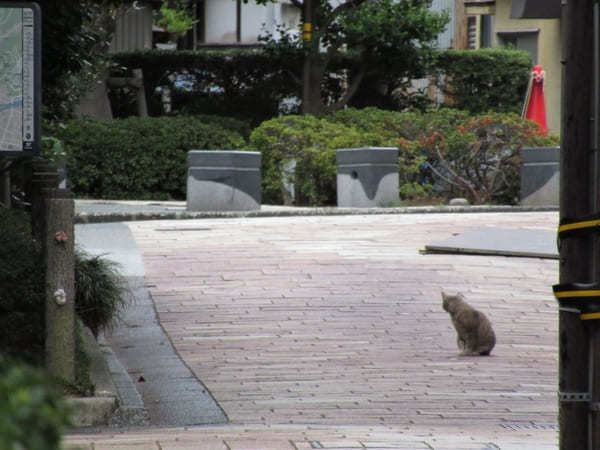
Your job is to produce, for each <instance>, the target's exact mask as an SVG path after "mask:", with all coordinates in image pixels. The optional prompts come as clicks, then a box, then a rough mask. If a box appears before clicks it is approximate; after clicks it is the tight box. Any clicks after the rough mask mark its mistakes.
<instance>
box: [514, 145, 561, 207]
mask: <svg viewBox="0 0 600 450" xmlns="http://www.w3.org/2000/svg"><path fill="white" fill-rule="evenodd" d="M559 167H560V147H529V148H523V149H521V205H524V206H556V207H558V204H559V200H558V198H559V185H560V172H559Z"/></svg>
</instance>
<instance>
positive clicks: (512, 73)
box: [437, 48, 532, 114]
mask: <svg viewBox="0 0 600 450" xmlns="http://www.w3.org/2000/svg"><path fill="white" fill-rule="evenodd" d="M437 61H438V63H437V64H438V69H439V71H440V73H441V74H443V75H444V76H445V78H444V80H445V84H444V85H443V86H442V87H443V90H444V91H445V93H446V94H447V95H449V96H450V98H451V99H452V100H451V102H450V103H451V106H452V107H453V108H456V109H461V110H466V111H469V112H471V113H474V114H478V113H484V112H488V111H495V112H514V113H520V112H521V109H522V108H523V101H524V98H525V92H526V89H527V83H528V81H529V78H530V73H531V64H532V63H531V56H530V55H529V54H528V53H527V52H525V51H521V50H507V49H498V48H494V49H492V48H485V49H479V50H446V51H443V52H440V53H439V55H438V58H437Z"/></svg>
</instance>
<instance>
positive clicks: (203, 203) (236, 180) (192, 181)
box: [187, 150, 261, 211]
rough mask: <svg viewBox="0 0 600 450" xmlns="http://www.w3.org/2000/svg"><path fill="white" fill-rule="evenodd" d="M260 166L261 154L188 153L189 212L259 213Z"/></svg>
mask: <svg viewBox="0 0 600 450" xmlns="http://www.w3.org/2000/svg"><path fill="white" fill-rule="evenodd" d="M260 164H261V154H260V152H242V151H234V150H231V151H229V150H192V151H190V152H188V158H187V166H188V171H187V209H188V211H253V210H258V209H260V201H261V174H260Z"/></svg>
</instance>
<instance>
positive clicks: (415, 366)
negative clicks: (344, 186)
mask: <svg viewBox="0 0 600 450" xmlns="http://www.w3.org/2000/svg"><path fill="white" fill-rule="evenodd" d="M557 219H558V217H557V213H556V212H546V213H516V214H505V213H490V214H423V215H421V214H411V215H387V216H360V215H355V216H312V217H286V218H245V219H244V218H238V219H207V220H199V221H194V220H190V221H185V222H181V221H170V222H167V221H161V222H131V223H129V224H128V225H129V227H130V228H131V230H132V233H133V235H134V237H135V239H136V242H137V244H138V246H139V248H140V250H141V251H142V252H143V258H144V263H145V268H146V277H147V285H148V289H149V291H150V294H151V296H152V298H153V300H154V302H155V307H156V310H157V313H158V315H159V319H160V322H161V324H162V326H163V327H164V329H165V331H166V332H167V334H168V336H169V337H170V339H171V341H172V343H173V345H174V347H175V349H176V351H177V352H178V354H179V355H180V356H181V357H182V359H183V360H184V361H185V362H186V364H187V365H188V366H189V367H190V369H191V370H192V371H193V373H194V374H195V375H196V376H197V377H198V378H199V379H200V380H201V381H202V382H203V383H204V384H205V386H206V387H207V388H208V389H209V391H210V392H211V393H212V395H213V396H214V398H215V400H216V401H217V402H218V403H219V405H220V406H221V407H222V408H223V410H224V411H225V413H226V415H227V417H228V419H229V423H230V424H229V425H227V426H224V427H215V426H212V427H205V428H193V429H189V430H185V431H184V430H181V429H180V430H179V433H177V431H176V430H177V429H172V430H169V431H165V430H163V431H162V433H163V434H160V433H161V432H159V431H154V432H152V431H139V432H137V433H133V434H132V433H129V434H126V435H123V436H122V439H125V442H121V443H119V442H120V441H119V437H118V435H117V436H111V438H109V437H108V436H107V435H98V436H87V437H86V436H79V437H78V436H73V437H71V438H70V439H69V442H70V443H71V444H72V445H75V444H85V445H91V442H93V441H94V440H95V441H94V442H95V444H94V445H95V446H94V447H93V448H94V449H101V448H111V449H115V448H161V449H166V448H178V449H181V448H229V449H238V448H239V449H241V448H244V449H250V448H261V449H268V448H282V449H284V448H296V449H305V448H414V449H420V448H435V449H446V448H448V449H450V448H452V449H459V448H465V449H467V448H469V449H470V448H478V449H484V448H489V449H496V448H503V449H508V448H515V449H517V448H518V449H528V448H531V449H538V448H539V449H550V448H556V438H557V432H556V414H557V401H556V390H557V386H556V382H557V381H556V380H557V355H558V346H557V319H558V313H557V306H556V302H555V300H554V298H553V296H552V292H551V285H552V284H553V283H555V282H556V280H557V276H558V266H557V264H558V263H557V262H556V261H554V260H543V259H536V258H509V257H502V256H466V255H465V256H456V255H437V254H436V255H422V254H420V253H419V250H420V249H422V248H423V247H424V246H425V245H426V244H427V243H430V242H434V241H439V240H442V239H445V238H447V237H449V236H451V235H452V234H455V233H463V232H466V231H470V230H473V229H476V228H479V227H482V226H502V227H503V228H528V229H540V230H555V229H556V226H557ZM441 290H446V291H448V292H456V291H460V292H463V293H464V294H465V295H466V297H467V300H468V301H469V302H470V303H471V304H472V305H473V306H475V307H477V308H478V309H480V310H482V311H484V312H485V313H486V314H487V315H488V317H489V318H490V320H491V321H492V324H493V326H494V329H495V331H496V335H497V345H496V348H495V349H494V351H493V352H492V356H490V357H459V356H458V355H457V353H458V351H457V347H456V337H455V332H454V330H453V328H452V325H451V322H450V318H449V316H448V314H447V313H446V312H445V311H443V309H442V306H441V295H440V292H441ZM236 430H237V431H236ZM152 433H155V434H154V435H153V434H152ZM161 436H162V437H161ZM111 439H112V440H111ZM182 439H183V440H182ZM186 439H189V440H190V442H189V447H187V446H186V445H184V444H185V441H186ZM200 442H201V443H202V445H200ZM144 443H145V444H144ZM150 443H153V444H150ZM154 443H156V447H153V446H150V447H144V445H154ZM134 444H135V445H138V444H139V445H140V447H136V446H135V445H134ZM119 445H121V446H119ZM130 445H131V446H130ZM90 448H91V447H90Z"/></svg>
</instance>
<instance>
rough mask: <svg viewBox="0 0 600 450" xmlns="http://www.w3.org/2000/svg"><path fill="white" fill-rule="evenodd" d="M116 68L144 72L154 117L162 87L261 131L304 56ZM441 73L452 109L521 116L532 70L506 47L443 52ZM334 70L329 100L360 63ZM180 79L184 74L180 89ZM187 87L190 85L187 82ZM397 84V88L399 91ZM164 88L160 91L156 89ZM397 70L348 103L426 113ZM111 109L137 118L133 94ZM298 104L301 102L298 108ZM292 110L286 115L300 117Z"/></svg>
mask: <svg viewBox="0 0 600 450" xmlns="http://www.w3.org/2000/svg"><path fill="white" fill-rule="evenodd" d="M113 60H114V61H115V64H116V66H117V67H118V68H117V69H116V70H115V72H114V73H113V75H128V74H130V73H131V70H132V69H135V68H141V69H142V71H143V73H144V86H145V88H146V98H147V100H148V105H149V110H150V114H151V115H153V116H158V115H163V107H162V102H161V94H160V89H161V88H164V87H168V88H170V90H171V97H172V107H173V110H174V111H179V112H183V113H186V114H197V113H205V114H215V115H222V116H231V117H236V118H238V119H242V120H244V121H247V122H248V123H250V124H251V125H252V126H258V125H259V124H260V123H261V122H263V121H264V120H267V119H271V118H274V117H277V116H278V115H279V114H280V112H281V111H280V104H281V102H282V100H283V99H285V98H294V97H295V98H300V97H301V88H300V84H299V80H301V68H302V54H301V53H299V52H297V51H293V50H292V49H289V51H287V52H279V53H277V52H268V51H265V50H262V49H243V50H225V51H224V50H196V51H172V52H170V51H160V50H146V51H138V52H127V53H118V54H116V55H114V56H113ZM436 65H437V69H438V70H437V72H436V73H431V74H429V76H436V77H438V78H439V79H440V80H443V81H444V84H443V85H442V87H443V89H444V90H446V92H447V93H448V95H451V97H452V99H453V102H454V103H453V107H455V108H458V109H464V110H468V111H471V112H473V113H479V112H487V111H496V112H519V111H520V108H521V107H522V104H523V100H524V94H525V89H526V86H527V82H528V80H529V76H530V75H529V74H530V70H531V59H530V57H529V55H528V54H527V53H526V52H523V51H520V50H507V49H480V50H465V51H454V50H447V51H441V52H439V53H438V55H437V64H436ZM330 67H331V70H332V73H330V74H329V77H328V78H327V80H326V81H325V82H324V83H323V85H322V86H321V87H322V90H323V96H324V97H329V98H331V99H334V100H336V99H338V98H339V96H340V93H341V91H342V84H341V83H342V81H343V80H342V79H341V78H340V77H336V76H335V74H334V72H337V73H342V72H343V71H350V72H352V71H354V70H356V68H357V67H358V61H356V60H355V59H354V56H353V55H352V54H350V53H348V54H346V55H344V56H343V57H341V58H338V59H336V60H335V61H331V62H330ZM175 74H179V81H182V82H183V83H179V87H177V86H178V83H177V82H176V81H177V78H176V77H175ZM186 83H187V85H186ZM396 87H399V89H395V88H396ZM157 88H158V89H157ZM408 88H409V84H408V83H407V82H406V81H405V80H398V79H397V76H395V74H394V73H370V74H369V75H368V76H367V77H366V78H365V79H364V80H363V82H362V83H361V86H360V87H359V88H358V90H357V92H356V94H355V95H354V97H353V98H352V99H351V100H350V102H349V104H348V105H349V106H354V107H358V108H364V107H369V106H374V107H378V108H382V109H394V110H403V109H405V108H407V107H415V108H419V109H421V110H423V109H425V108H426V107H427V106H429V104H430V102H428V101H427V99H426V97H425V96H424V95H422V93H419V92H416V93H415V92H412V91H411V90H410V89H408ZM110 96H111V101H112V106H113V110H114V111H115V112H116V114H117V116H118V117H126V116H128V115H135V107H134V103H133V99H134V98H135V93H134V92H133V91H132V90H131V89H127V88H125V89H113V90H111V93H110ZM296 106H297V105H296ZM297 112H298V110H297V108H296V107H294V106H292V107H291V108H290V109H289V110H287V111H284V113H286V114H287V113H292V114H295V113H297Z"/></svg>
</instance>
